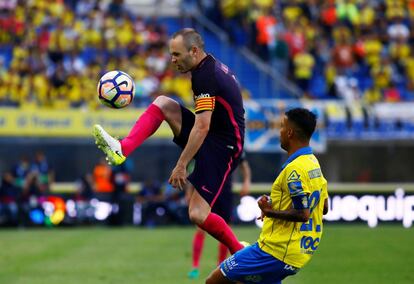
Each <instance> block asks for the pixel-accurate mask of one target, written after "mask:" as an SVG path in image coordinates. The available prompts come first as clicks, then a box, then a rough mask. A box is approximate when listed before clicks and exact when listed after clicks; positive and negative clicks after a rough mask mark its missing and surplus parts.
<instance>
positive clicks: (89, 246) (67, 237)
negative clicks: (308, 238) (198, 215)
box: [0, 224, 414, 284]
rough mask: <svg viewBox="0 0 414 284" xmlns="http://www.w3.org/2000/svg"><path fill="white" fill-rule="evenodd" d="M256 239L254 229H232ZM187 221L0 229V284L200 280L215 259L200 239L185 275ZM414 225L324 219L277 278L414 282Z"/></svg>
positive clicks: (210, 245) (211, 245) (182, 283)
mask: <svg viewBox="0 0 414 284" xmlns="http://www.w3.org/2000/svg"><path fill="white" fill-rule="evenodd" d="M235 231H236V234H237V235H238V236H239V238H240V239H242V240H247V241H250V242H254V241H255V240H256V239H257V237H258V234H259V229H258V228H256V227H237V228H236V229H235ZM193 232H194V230H193V228H192V227H182V228H181V227H180V228H179V227H167V228H156V229H142V228H136V227H128V228H119V229H118V228H99V227H98V228H96V227H92V228H51V229H26V230H14V229H7V230H6V229H0V283H4V284H23V283H24V284H26V283H27V284H49V283H59V284H66V283H74V284H75V283H76V284H78V283H82V284H83V283H85V284H95V283H96V284H98V283H99V284H104V283H113V284H119V283H125V284H129V283H137V284H158V283H159V284H161V283H162V284H186V283H204V279H205V277H206V276H207V275H208V273H209V272H210V271H211V270H212V269H213V268H214V267H215V265H216V255H217V242H216V241H215V240H213V239H212V238H210V237H207V238H206V243H205V245H206V246H205V248H204V252H203V256H202V259H201V275H200V279H198V280H189V279H187V272H188V271H189V269H190V266H191V241H192V236H193ZM413 241H414V230H413V229H404V228H402V226H401V225H386V226H385V225H383V226H380V227H378V228H376V229H370V228H368V227H366V225H330V224H328V225H326V226H325V231H324V236H323V238H322V241H321V244H320V246H319V249H318V252H317V253H316V254H315V256H314V257H313V259H312V260H311V262H310V263H309V264H308V265H307V266H306V267H305V268H303V269H302V271H300V272H299V273H298V274H297V275H296V276H293V277H291V278H288V279H286V280H285V281H284V282H283V283H287V284H289V283H290V284H294V283H335V284H340V283H346V284H349V283H364V284H365V283H375V284H380V283H414V274H413V271H414V260H413V257H414V244H413Z"/></svg>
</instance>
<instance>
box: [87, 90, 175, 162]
mask: <svg viewBox="0 0 414 284" xmlns="http://www.w3.org/2000/svg"><path fill="white" fill-rule="evenodd" d="M181 119H182V118H181V107H180V105H179V104H178V103H177V102H176V101H174V100H173V99H171V98H168V97H166V96H159V97H158V98H156V99H155V100H154V102H153V103H152V104H151V105H150V106H149V107H148V108H147V109H146V110H145V112H144V113H143V114H142V115H141V116H140V117H139V119H138V120H137V122H136V123H135V124H134V126H133V127H132V129H131V130H130V132H129V134H128V136H126V137H125V138H124V139H122V140H120V141H119V140H117V139H115V138H114V137H112V136H111V135H110V134H108V133H107V132H106V131H105V130H104V129H103V127H102V126H100V125H94V129H93V135H94V137H95V141H96V144H97V145H98V148H100V149H101V150H102V151H103V152H104V153H105V155H106V159H107V160H108V162H109V163H110V164H113V165H119V164H122V163H123V162H124V161H125V159H126V157H128V156H129V155H130V154H131V153H132V152H133V151H134V150H135V149H136V148H137V147H139V146H140V145H141V144H142V143H143V142H144V141H145V140H146V139H147V138H148V137H150V136H151V135H152V134H154V132H155V131H156V130H157V129H158V128H159V127H160V125H161V123H162V122H163V121H164V120H166V121H167V122H168V124H169V125H170V127H171V129H172V131H173V133H174V135H176V134H177V133H179V132H180V130H181Z"/></svg>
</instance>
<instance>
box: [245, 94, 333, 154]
mask: <svg viewBox="0 0 414 284" xmlns="http://www.w3.org/2000/svg"><path fill="white" fill-rule="evenodd" d="M244 107H245V110H246V135H245V149H246V151H249V152H281V151H282V149H281V148H280V139H279V130H280V120H281V118H282V117H283V115H284V113H285V112H286V111H287V110H289V109H292V108H295V107H305V108H307V109H309V110H311V111H313V112H314V113H315V114H316V115H317V116H318V125H317V128H316V130H315V133H314V134H313V136H312V139H311V146H312V148H313V150H314V152H319V153H321V152H324V151H325V150H326V133H325V128H324V115H323V107H322V106H320V105H318V104H312V103H311V102H309V103H308V102H305V103H302V102H300V101H297V100H292V101H281V100H268V99H266V100H254V101H245V105H244Z"/></svg>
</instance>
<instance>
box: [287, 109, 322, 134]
mask: <svg viewBox="0 0 414 284" xmlns="http://www.w3.org/2000/svg"><path fill="white" fill-rule="evenodd" d="M285 115H286V117H287V118H288V120H289V121H291V122H292V123H293V124H294V125H295V126H296V132H297V134H298V136H299V139H301V140H309V139H310V138H311V136H312V134H313V132H314V131H315V127H316V115H315V114H314V113H313V112H311V111H309V110H308V109H306V108H293V109H291V110H288V111H287V112H285Z"/></svg>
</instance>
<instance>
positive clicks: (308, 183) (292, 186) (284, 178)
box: [258, 147, 328, 268]
mask: <svg viewBox="0 0 414 284" xmlns="http://www.w3.org/2000/svg"><path fill="white" fill-rule="evenodd" d="M298 196H303V197H304V198H303V199H301V200H302V202H303V205H304V207H305V208H309V209H310V218H309V221H308V222H307V223H301V222H292V221H285V220H281V219H276V218H269V217H265V219H264V224H263V228H262V232H261V234H260V237H259V240H258V243H259V246H260V248H261V249H262V250H263V251H265V252H267V253H269V254H271V255H273V256H274V257H276V258H277V259H279V260H281V261H283V262H285V263H286V264H289V265H292V266H294V267H297V268H301V267H302V266H303V265H305V264H306V263H307V262H308V261H309V260H310V258H311V257H312V255H313V253H314V252H315V250H316V249H317V248H318V245H319V242H320V239H321V236H322V229H323V227H322V217H323V207H324V201H325V199H327V198H328V189H327V181H326V179H325V178H324V176H323V174H322V171H321V168H320V165H319V162H318V160H317V159H316V157H315V156H314V155H313V154H312V150H311V148H310V147H305V148H302V149H299V150H298V151H297V152H295V153H294V154H293V155H291V156H290V157H289V159H288V160H287V161H286V162H285V164H284V165H283V166H282V171H281V172H280V174H279V176H278V177H277V178H276V180H275V182H274V183H273V186H272V190H271V194H270V197H271V199H272V208H273V210H280V211H284V210H289V209H291V208H293V207H294V203H293V201H292V197H293V198H294V197H298ZM305 196H307V198H306V197H305Z"/></svg>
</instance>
